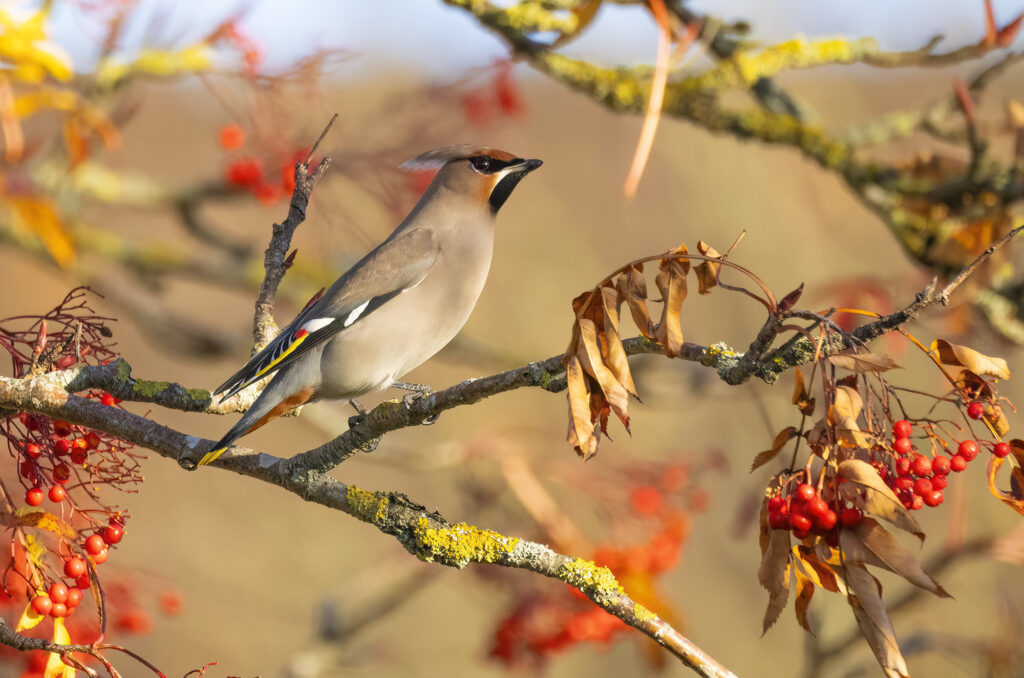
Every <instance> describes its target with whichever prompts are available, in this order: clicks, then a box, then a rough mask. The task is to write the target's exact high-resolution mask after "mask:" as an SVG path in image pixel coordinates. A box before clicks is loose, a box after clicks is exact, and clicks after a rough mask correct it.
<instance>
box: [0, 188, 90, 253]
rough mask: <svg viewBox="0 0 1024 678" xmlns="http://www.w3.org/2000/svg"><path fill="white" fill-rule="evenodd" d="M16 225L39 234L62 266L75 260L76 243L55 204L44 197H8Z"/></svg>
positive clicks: (48, 250)
mask: <svg viewBox="0 0 1024 678" xmlns="http://www.w3.org/2000/svg"><path fill="white" fill-rule="evenodd" d="M7 202H8V204H9V205H10V206H11V212H12V214H13V216H14V222H15V225H16V226H18V227H20V228H21V229H23V230H26V231H31V232H33V233H35V234H36V235H37V236H39V240H40V241H42V243H43V247H45V248H46V251H47V252H49V253H50V256H51V257H53V260H54V261H56V262H57V264H58V265H59V266H60V267H61V268H68V267H69V266H71V264H73V263H74V261H75V244H74V241H73V240H72V239H71V235H70V234H69V233H68V232H67V230H65V228H64V224H63V222H62V221H61V218H60V216H59V215H58V214H57V210H55V209H54V207H53V205H52V204H51V203H50V202H49V201H48V200H44V199H42V198H36V197H13V196H12V197H8V198H7Z"/></svg>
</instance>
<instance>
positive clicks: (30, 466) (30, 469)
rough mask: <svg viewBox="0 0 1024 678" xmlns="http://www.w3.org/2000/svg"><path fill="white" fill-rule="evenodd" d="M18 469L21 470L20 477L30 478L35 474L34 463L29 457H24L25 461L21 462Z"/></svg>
mask: <svg viewBox="0 0 1024 678" xmlns="http://www.w3.org/2000/svg"><path fill="white" fill-rule="evenodd" d="M19 471H20V472H21V477H22V478H31V477H32V476H33V475H35V472H36V463H35V462H34V461H32V460H31V459H26V460H25V461H23V462H21V465H20V467H19Z"/></svg>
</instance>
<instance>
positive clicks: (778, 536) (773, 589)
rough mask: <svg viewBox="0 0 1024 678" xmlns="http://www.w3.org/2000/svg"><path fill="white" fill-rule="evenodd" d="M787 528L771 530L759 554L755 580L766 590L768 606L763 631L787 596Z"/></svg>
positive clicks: (782, 606) (775, 618) (777, 612)
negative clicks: (766, 542) (758, 565)
mask: <svg viewBox="0 0 1024 678" xmlns="http://www.w3.org/2000/svg"><path fill="white" fill-rule="evenodd" d="M789 568H790V558H789V530H771V531H770V534H769V535H768V545H767V547H766V548H765V549H764V553H763V554H762V556H761V567H760V568H759V569H758V571H757V580H758V581H759V582H760V583H761V586H763V587H764V588H765V589H766V590H767V591H768V608H767V609H766V610H765V612H764V623H763V625H762V629H763V631H767V630H768V629H769V628H771V626H772V624H774V623H775V621H776V620H777V619H778V618H779V615H780V614H782V610H783V608H784V607H786V600H787V599H788V598H789Z"/></svg>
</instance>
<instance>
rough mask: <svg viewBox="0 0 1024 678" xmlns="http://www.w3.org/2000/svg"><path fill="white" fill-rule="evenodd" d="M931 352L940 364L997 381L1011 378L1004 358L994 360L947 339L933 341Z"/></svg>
mask: <svg viewBox="0 0 1024 678" xmlns="http://www.w3.org/2000/svg"><path fill="white" fill-rule="evenodd" d="M931 350H932V352H933V353H935V355H937V356H938V358H939V362H941V363H942V364H943V365H958V366H960V367H966V368H967V369H968V370H970V371H971V372H974V373H975V374H980V375H984V376H989V377H996V378H997V379H1009V378H1010V367H1009V365H1007V364H1006V361H1005V360H1004V359H1002V358H992V357H990V356H987V355H984V354H983V353H978V352H977V351H975V350H974V349H972V348H967V347H966V346H958V345H956V344H951V343H949V342H948V341H946V340H945V339H936V340H935V341H933V342H932V345H931Z"/></svg>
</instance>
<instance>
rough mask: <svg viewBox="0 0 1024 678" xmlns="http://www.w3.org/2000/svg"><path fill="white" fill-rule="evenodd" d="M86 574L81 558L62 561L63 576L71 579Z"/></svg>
mask: <svg viewBox="0 0 1024 678" xmlns="http://www.w3.org/2000/svg"><path fill="white" fill-rule="evenodd" d="M85 572H86V567H85V561H84V560H82V559H81V558H78V557H75V558H68V559H67V560H65V561H64V574H65V575H67V576H68V577H72V578H73V579H77V578H79V577H81V576H82V575H83V574H85Z"/></svg>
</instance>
